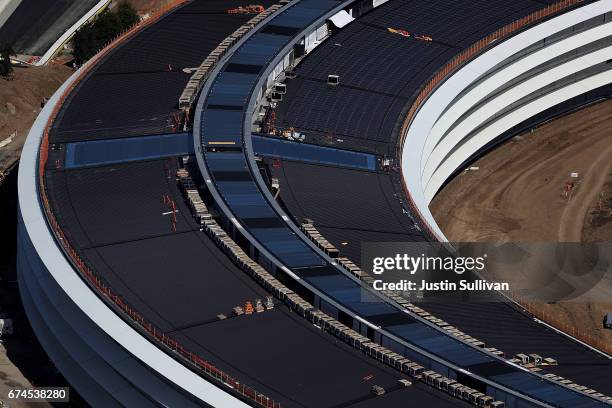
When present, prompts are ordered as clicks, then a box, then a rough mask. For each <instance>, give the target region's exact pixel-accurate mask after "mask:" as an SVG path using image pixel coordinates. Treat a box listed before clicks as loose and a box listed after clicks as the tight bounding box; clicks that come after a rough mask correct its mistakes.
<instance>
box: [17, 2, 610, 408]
mask: <svg viewBox="0 0 612 408" xmlns="http://www.w3.org/2000/svg"><path fill="white" fill-rule="evenodd" d="M175 3H176V4H175V5H174V6H173V7H172V8H171V9H169V10H165V11H164V13H162V14H160V15H159V16H157V17H155V18H152V19H150V20H149V21H147V22H146V23H145V24H143V25H142V26H141V27H137V28H136V29H135V30H133V31H131V32H129V33H127V34H126V35H124V36H123V37H121V38H120V39H118V40H117V41H115V42H114V43H113V44H112V45H111V46H110V47H108V48H107V49H105V50H104V51H103V52H102V53H100V54H99V55H98V56H96V57H95V58H94V59H93V60H92V61H90V62H89V63H88V64H87V65H86V66H84V67H82V68H81V69H80V70H79V71H77V72H76V73H75V74H74V75H73V76H72V77H71V78H70V79H69V80H68V81H67V82H66V83H65V84H64V85H63V86H62V87H61V88H60V89H59V90H58V91H57V93H56V94H55V95H54V96H53V97H52V98H51V100H50V101H49V103H48V104H47V105H46V107H45V108H44V109H43V111H42V112H41V114H40V115H39V117H38V119H37V120H36V122H35V124H34V126H33V127H32V130H31V132H30V135H29V137H28V140H27V143H26V145H25V147H24V150H23V156H22V159H21V165H20V173H19V212H20V215H19V217H20V218H19V234H18V242H19V253H18V270H19V283H20V290H21V294H22V298H23V303H24V306H25V309H26V311H27V314H28V317H29V318H30V321H31V323H32V326H33V328H34V330H35V332H36V333H37V336H38V337H39V339H40V342H41V344H42V345H43V347H44V348H45V350H46V351H47V353H48V354H49V356H50V358H51V359H52V361H53V362H54V364H55V365H56V366H57V368H58V369H59V370H60V371H61V372H62V373H63V374H64V375H65V376H66V378H67V380H68V381H69V382H70V383H71V385H73V386H74V388H75V389H76V390H77V391H78V392H79V393H80V394H81V395H82V396H83V397H84V398H85V399H86V400H87V401H88V402H89V403H91V404H92V405H95V406H159V405H164V406H181V407H182V406H221V407H225V406H231V407H234V406H247V405H253V406H265V407H277V406H309V407H321V406H349V405H350V406H355V407H360V406H398V405H400V404H402V403H404V402H405V401H407V400H410V401H413V402H414V403H415V404H419V405H421V406H427V405H430V406H441V407H445V406H468V404H472V405H479V406H486V405H490V404H491V402H492V401H494V400H497V401H499V404H502V403H505V404H506V406H510V407H525V406H544V407H549V406H560V407H579V406H580V407H583V406H584V407H599V406H606V405H607V404H608V403H609V399H608V398H607V397H606V396H605V395H604V394H603V393H610V392H612V391H611V390H610V389H609V385H610V384H609V382H606V373H609V371H608V367H612V365H610V363H609V356H606V355H604V354H602V353H598V352H597V351H596V350H593V349H591V348H589V347H586V346H585V345H584V344H581V343H579V342H577V341H575V339H572V338H570V337H568V336H566V335H565V334H563V333H560V332H558V331H555V330H553V329H551V328H550V327H548V326H545V325H543V324H540V322H538V321H534V319H533V318H532V316H530V315H528V314H527V313H525V311H524V310H521V309H520V307H518V306H517V305H515V304H506V303H501V302H500V303H491V304H486V305H479V306H478V308H479V310H478V311H477V314H478V319H480V320H481V321H480V322H479V324H476V323H474V321H473V319H471V315H474V314H475V313H474V311H472V310H470V309H469V308H470V307H473V306H471V305H457V306H456V307H453V308H452V310H445V309H443V308H441V307H440V306H435V305H427V306H423V307H427V308H428V309H427V310H428V311H430V312H431V313H433V314H435V315H436V316H438V317H441V318H442V319H444V320H448V322H450V323H451V324H453V325H455V326H457V327H460V328H462V329H463V330H465V332H466V333H468V334H472V335H473V336H478V337H482V340H484V341H485V342H486V343H487V345H488V346H489V347H488V348H485V347H484V342H483V341H478V340H477V339H475V338H473V337H471V336H467V335H464V336H458V335H456V332H454V333H455V334H452V332H451V327H453V326H451V325H450V324H449V323H447V322H445V321H443V320H442V319H440V318H435V317H434V316H432V315H430V313H427V312H425V311H423V310H422V309H420V308H419V307H416V306H414V305H412V304H410V303H408V302H407V301H406V300H405V299H402V298H401V297H399V296H397V295H394V294H392V293H391V294H389V293H383V294H381V293H378V292H376V291H374V290H372V288H370V287H369V286H368V285H367V283H368V280H367V276H365V275H364V274H363V272H362V271H360V269H359V268H358V267H357V266H356V265H355V264H354V263H352V262H350V261H349V260H348V259H347V258H344V257H339V256H338V250H337V249H336V248H333V247H334V245H331V244H330V242H327V241H325V240H323V241H325V242H327V243H326V244H322V240H321V236H320V234H318V233H317V234H318V235H317V236H318V238H317V239H318V241H317V240H315V239H314V238H313V236H314V235H313V233H312V231H313V230H312V229H310V230H308V229H306V228H304V227H302V228H300V226H299V225H298V223H299V220H300V219H301V218H305V217H306V216H308V217H311V218H313V219H314V221H315V222H316V223H317V226H319V225H322V227H321V230H322V231H323V232H324V234H325V236H328V237H329V240H330V241H331V242H333V244H335V247H337V248H341V252H344V253H343V254H342V255H344V254H347V256H348V257H349V258H352V259H353V261H354V262H356V263H358V259H357V258H355V254H356V252H355V251H356V250H355V245H357V247H358V245H359V243H360V242H366V241H374V240H388V238H389V234H393V237H394V238H395V239H404V240H409V241H422V240H427V239H430V238H431V236H428V234H427V230H430V231H431V232H433V235H437V236H438V237H439V238H442V237H443V235H442V234H441V233H440V231H439V229H438V227H437V226H436V224H435V220H433V217H431V214H430V213H429V211H428V210H427V204H428V203H429V201H430V200H431V198H432V197H433V195H434V194H435V192H436V191H437V190H438V189H439V188H440V186H441V185H442V184H443V183H444V182H445V181H446V180H447V179H448V178H449V177H451V176H452V174H453V173H454V172H455V171H456V170H457V169H458V168H460V166H461V164H463V163H464V162H466V161H468V160H470V159H471V158H473V157H474V155H476V154H479V153H481V152H482V151H484V150H486V149H487V148H488V147H490V146H492V145H493V144H495V143H497V142H499V141H500V140H501V139H503V138H505V137H509V136H511V135H512V132H513V131H516V129H517V128H518V127H520V125H524V124H525V123H529V121H534V120H537V119H538V117H541V116H538V117H536V118H534V115H537V114H540V115H542V114H545V113H546V112H548V111H550V114H553V113H555V112H554V111H557V112H558V111H559V109H561V108H560V106H561V105H559V104H560V103H570V104H571V103H572V101H574V100H575V98H577V97H580V96H581V95H585V93H586V94H587V96H588V95H591V94H590V93H589V92H594V93H593V96H596V95H597V92H596V91H597V90H598V89H601V87H602V86H605V85H607V84H608V83H609V82H611V81H610V78H608V70H607V65H606V61H607V60H606V59H605V55H606V53H607V52H608V50H609V46H610V44H609V42H608V39H609V38H610V37H609V36H610V34H611V33H609V32H608V31H609V30H610V27H609V24H608V23H607V21H606V17H607V14H606V13H608V11H609V8H610V7H611V3H610V2H609V1H603V0H602V1H595V2H588V4H583V3H582V2H580V1H565V2H562V3H560V4H556V3H555V4H553V5H551V6H549V7H544V4H543V3H549V2H541V1H535V0H517V1H516V2H513V4H511V5H509V4H507V2H503V1H500V2H498V3H499V4H498V5H497V6H499V7H496V5H490V7H489V8H486V7H485V8H484V9H486V12H482V13H479V12H478V11H479V10H482V9H483V6H482V4H476V3H478V2H474V4H470V5H462V4H457V3H456V2H454V1H452V0H435V1H432V2H430V3H428V4H427V5H424V4H416V3H417V2H411V1H407V0H391V1H388V2H385V1H378V0H373V1H372V0H359V1H354V0H346V1H336V0H294V1H291V2H287V1H281V2H279V4H277V5H272V2H271V1H264V2H263V3H265V5H266V7H268V6H271V7H270V8H268V10H267V11H266V12H264V13H263V14H259V15H257V16H255V17H253V16H252V15H248V14H243V13H242V11H243V9H238V7H239V6H243V4H241V3H240V2H239V1H238V0H231V1H227V0H223V1H216V0H214V1H213V0H202V1H192V2H181V1H177V2H175ZM485 3H486V2H485ZM232 7H236V8H232ZM472 8H475V9H472ZM236 10H242V11H241V12H236ZM228 11H229V12H228ZM257 11H258V12H259V11H260V10H259V9H258V10H257ZM470 13H471V14H472V17H473V21H469V23H468V21H467V20H466V16H467V15H470ZM513 21H514V22H515V23H512V22H513ZM466 23H467V24H466ZM508 24H510V25H508ZM407 25H413V26H414V27H415V28H414V30H416V31H415V32H413V33H410V34H409V33H408V32H407V31H406V30H404V27H406V26H407ZM473 27H476V28H473ZM330 30H331V33H330ZM398 30H399V31H398ZM429 30H431V31H429ZM495 30H498V31H495ZM491 32H495V33H496V34H493V35H498V37H494V38H493V37H487V38H486V39H485V40H482V38H483V37H485V36H486V35H487V34H490V33H491ZM398 33H399V34H398ZM415 33H416V34H415ZM330 34H331V36H330ZM405 34H408V36H407V35H405ZM426 34H431V35H432V36H433V38H431V37H429V36H428V35H426ZM413 37H414V38H413ZM417 37H418V38H417ZM177 38H180V41H177ZM407 38H410V39H409V40H408V39H407ZM478 40H480V42H479V43H477V46H475V47H470V44H473V43H475V42H477V41H478ZM383 44H384V46H381V45H383ZM215 47H216V48H215ZM372 58H375V62H372ZM449 61H450V63H449ZM445 64H448V65H445ZM287 71H292V75H285V73H286V72H287ZM436 72H438V74H436ZM330 74H338V75H339V78H340V83H339V84H334V85H329V84H327V81H328V77H327V76H328V75H330ZM434 75H436V76H434ZM432 76H433V79H432V80H431V81H429V82H428V81H427V80H428V78H430V77H432ZM281 80H283V84H284V85H285V86H286V89H285V88H283V86H282V85H283V84H277V83H278V82H279V81H281ZM277 85H280V88H278V89H277V88H276V87H277ZM271 89H275V90H278V91H279V92H280V91H282V95H284V97H283V98H282V99H284V100H283V101H282V102H280V101H278V100H276V101H275V104H274V105H275V106H276V108H274V109H275V111H274V114H275V115H277V120H278V122H279V124H281V125H287V127H291V128H294V127H296V128H298V129H304V130H305V132H306V133H308V134H309V135H313V136H312V138H313V140H314V141H315V143H313V144H308V145H303V144H296V143H294V142H291V143H288V144H287V141H283V142H282V143H283V144H282V145H278V144H274V143H278V141H275V140H272V139H270V138H267V137H265V135H260V134H255V133H257V132H256V130H258V128H259V125H258V122H261V121H260V120H259V118H260V115H259V114H260V112H263V111H265V110H266V109H268V107H267V106H266V105H267V103H268V102H266V101H267V99H268V97H271V92H270V91H271ZM419 90H420V92H419ZM285 92H286V93H285ZM198 94H199V99H197V106H195V110H193V109H191V108H193V107H192V106H190V104H191V102H194V101H195V99H194V98H195V96H196V95H198ZM415 95H416V96H415ZM274 97H275V98H276V99H279V98H278V95H275V96H274ZM177 101H179V104H177ZM578 102H579V101H578ZM578 102H576V103H578ZM179 106H180V107H181V108H183V110H179V109H178V108H179ZM551 109H552V110H551ZM192 116H193V135H191V134H190V133H188V132H184V131H182V130H183V129H186V128H188V127H189V124H190V121H191V118H192ZM329 133H333V134H335V136H334V137H327V136H328V134H329ZM337 140H342V141H341V142H337ZM270 143H272V145H271V144H270ZM337 143H344V144H343V145H342V146H341V148H340V149H339V148H338V146H337ZM331 145H333V146H331ZM397 151H400V152H401V154H400V156H401V160H402V161H401V168H402V175H403V179H401V178H400V174H399V173H390V172H388V171H386V170H382V169H381V167H380V165H379V164H377V163H379V162H381V160H382V159H388V158H389V157H392V156H394V155H395V154H396V152H397ZM194 155H195V157H196V158H197V163H196V160H193V156H194ZM400 156H398V157H397V158H398V159H399V158H400ZM270 160H272V161H273V163H272V165H270V166H269V168H268V169H267V171H269V172H271V173H272V175H273V176H274V179H276V180H280V185H281V188H282V189H281V191H278V190H276V192H275V193H274V194H273V193H272V191H271V190H270V189H269V186H268V181H269V180H267V178H266V177H265V175H266V170H264V171H263V172H262V171H261V168H262V166H261V164H262V163H264V164H265V163H266V162H268V164H270ZM277 161H278V162H280V163H281V165H279V166H277V165H276V162H277ZM263 167H265V166H263ZM305 171H307V172H308V174H314V175H315V176H314V177H312V178H308V177H303V176H301V175H303V174H304V172H305ZM332 181H334V184H329V183H330V182H332ZM402 184H404V187H405V189H406V193H407V194H406V196H404V193H403V192H402V190H401V189H402ZM377 192H380V193H377ZM278 197H280V199H281V200H282V205H281V204H280V203H279V200H277V198H278ZM312 197H315V198H314V199H312ZM338 197H347V200H343V199H342V198H341V199H339V198H338ZM351 197H353V198H354V197H368V198H369V199H370V201H369V203H368V204H367V205H363V204H362V201H360V199H352V200H351V199H350V198H351ZM371 208H375V213H374V214H373V215H372V216H367V217H366V216H363V214H364V213H368V211H371ZM334 222H341V223H342V224H343V226H344V228H338V226H337V225H335V224H334ZM309 231H310V232H309ZM328 233H329V235H328ZM381 238H382V239H381ZM345 244H346V246H345ZM344 248H345V249H344ZM271 295H274V296H275V298H272V297H271ZM262 300H264V301H265V302H262ZM264 303H265V307H264ZM429 307H431V309H429ZM253 309H256V312H255V313H252V312H253V311H254V310H253ZM245 312H246V313H245ZM493 322H494V324H497V325H501V326H503V327H506V330H507V331H503V330H495V332H494V333H491V332H487V330H486V328H487V326H489V325H490V324H493ZM477 323H478V322H477ZM483 328H484V329H483ZM500 336H503V337H508V339H509V340H507V341H508V343H505V342H504V341H505V340H504V339H503V338H502V337H500ZM531 338H533V339H536V340H534V341H533V342H531V340H530V339H531ZM519 339H521V341H524V343H522V344H523V346H524V347H527V348H528V347H537V346H538V341H540V342H545V343H547V344H551V345H553V347H554V348H553V350H552V351H551V352H554V353H557V354H555V357H557V358H558V359H559V360H560V362H561V363H562V364H560V366H559V367H558V368H557V367H552V368H551V372H549V373H546V375H545V374H544V373H541V372H538V371H530V370H528V369H525V368H524V367H521V366H519V365H517V364H516V363H514V362H510V361H508V360H506V359H504V358H502V356H501V355H500V353H499V352H498V351H496V349H494V348H491V346H497V347H499V348H504V349H505V348H508V349H510V350H512V352H515V351H518V350H514V349H513V348H512V347H514V346H513V345H511V344H512V343H511V342H514V343H517V342H518V340H519ZM525 351H528V350H527V349H525ZM566 361H567V363H568V364H567V365H565V366H564V363H565V362H566ZM576 361H578V362H579V363H578V364H576ZM582 365H584V366H586V367H587V369H582V368H580V369H576V367H582ZM593 365H598V366H600V367H601V369H600V370H599V371H598V373H603V374H601V375H600V374H598V373H593V372H592V371H588V367H592V366H593ZM570 370H571V371H570ZM560 375H563V376H564V377H568V378H570V379H571V380H572V381H569V380H567V381H561V378H562V377H560ZM372 378H375V379H376V380H375V381H376V384H373V383H371V382H369V381H370V380H371V379H372ZM409 378H410V379H411V380H412V381H413V382H414V385H413V386H412V387H398V386H397V381H398V380H406V379H409ZM573 381H576V383H577V384H574V383H573ZM401 384H405V381H404V382H402V383H401ZM579 384H584V385H582V386H581V385H579ZM372 385H376V386H377V387H379V388H376V387H375V388H374V389H375V391H377V392H376V393H374V394H373V393H372V392H371V391H372ZM380 388H382V389H383V390H384V389H386V390H388V392H387V393H386V394H385V395H384V396H380V395H376V394H380ZM598 391H599V392H598ZM499 404H498V405H497V406H500V405H499Z"/></svg>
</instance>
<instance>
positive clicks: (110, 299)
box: [38, 0, 281, 408]
mask: <svg viewBox="0 0 612 408" xmlns="http://www.w3.org/2000/svg"><path fill="white" fill-rule="evenodd" d="M186 2H187V0H170V1H168V2H167V3H166V4H165V5H164V6H162V7H161V8H159V9H158V10H156V12H155V13H154V14H152V16H151V17H150V18H148V19H147V20H144V21H141V22H139V23H137V24H136V25H134V26H133V27H131V28H130V29H129V30H127V31H125V32H123V33H122V34H121V35H119V36H118V37H117V38H115V39H114V40H113V41H112V42H111V43H110V44H109V45H108V46H106V47H105V48H103V49H102V50H101V51H100V52H98V54H96V55H95V56H94V57H92V59H91V60H90V61H89V62H88V63H87V64H88V65H87V66H86V67H84V68H83V69H82V70H81V72H80V73H79V75H78V76H77V77H76V78H75V79H74V80H73V81H72V82H71V84H70V85H69V86H68V87H67V88H66V90H65V91H64V92H63V94H62V95H61V96H60V98H59V100H58V102H57V103H56V104H55V106H54V108H53V111H52V113H51V116H50V117H49V120H48V121H47V124H46V126H45V131H44V134H43V138H42V141H41V144H40V150H39V169H38V170H39V171H38V183H39V194H40V199H41V202H42V205H43V207H44V212H45V215H46V218H47V222H48V224H49V226H50V227H51V230H52V231H53V233H54V235H55V238H56V241H57V242H58V243H59V244H60V246H61V248H62V249H63V251H64V253H65V254H66V256H67V258H68V260H69V261H70V262H71V263H72V264H73V266H74V267H75V269H76V270H77V271H78V272H79V273H80V274H81V276H82V277H83V278H84V280H85V281H86V282H87V283H89V286H90V287H92V288H94V289H95V291H97V293H98V295H99V296H100V297H101V298H102V299H103V300H105V301H106V302H107V303H108V304H110V305H111V306H114V307H115V309H118V310H119V311H121V312H123V314H124V316H126V317H128V318H129V319H130V320H131V322H132V323H133V324H134V325H135V326H137V327H138V328H140V329H141V331H143V332H144V333H145V334H146V335H147V336H148V338H149V339H151V340H154V341H155V342H156V343H157V344H158V345H160V346H162V347H163V348H165V349H166V350H167V351H171V352H173V353H176V354H178V355H179V356H180V357H182V358H183V359H185V360H186V361H188V362H190V363H191V364H192V365H193V367H194V368H196V369H197V370H199V371H200V372H203V373H204V374H206V375H207V376H209V377H211V378H213V379H215V380H218V381H219V382H221V383H222V385H224V386H226V387H228V388H230V389H231V390H232V391H233V392H235V393H237V394H239V395H241V396H242V397H244V398H245V399H247V400H248V401H250V402H251V403H254V404H255V405H257V406H261V407H266V408H280V406H281V405H280V403H278V402H275V401H274V400H272V399H271V398H269V397H266V396H265V395H263V394H261V393H259V392H257V391H256V390H255V389H254V388H251V387H249V386H247V385H245V384H242V383H240V382H239V381H238V380H236V379H235V378H233V377H231V376H230V375H228V374H227V373H225V372H224V371H222V370H220V369H218V368H217V367H215V366H214V365H212V364H211V363H209V362H207V361H206V360H204V359H203V358H201V357H200V356H198V355H197V354H195V353H193V352H191V351H189V350H187V349H186V348H185V347H184V346H183V345H182V344H181V343H179V342H178V341H177V340H175V339H173V338H172V337H170V336H168V335H167V334H165V333H164V332H163V331H162V330H160V329H159V328H157V327H156V326H154V325H153V324H152V323H150V322H148V321H147V320H146V319H145V318H144V317H143V316H142V315H141V314H140V313H139V312H138V311H136V310H135V309H134V308H132V307H131V306H130V305H129V304H128V303H127V302H126V301H125V300H123V299H122V298H121V297H120V296H118V295H116V294H115V293H114V292H113V291H112V289H111V288H110V287H109V286H108V285H106V284H105V283H104V282H103V281H102V279H100V277H98V276H97V275H96V274H95V273H94V272H93V270H92V269H91V268H90V267H89V266H88V265H87V264H86V263H85V261H84V260H83V259H82V258H81V257H80V256H79V254H78V253H77V251H76V250H75V249H74V248H73V247H72V245H71V244H70V242H69V240H68V238H67V237H66V234H64V232H63V230H62V228H61V226H60V224H59V222H58V221H57V219H56V218H55V215H54V213H53V210H52V207H51V205H50V202H49V198H48V195H47V189H46V185H45V169H46V165H47V160H48V155H49V135H50V131H51V128H52V125H53V122H54V120H55V119H56V118H57V115H58V114H59V111H60V109H61V107H62V105H63V104H64V102H65V101H66V100H67V98H68V97H69V95H70V94H71V93H72V91H73V90H74V89H75V88H76V86H77V85H78V84H79V82H80V81H81V80H83V78H85V77H86V76H87V75H88V74H89V72H91V70H92V68H93V67H94V66H96V64H97V63H98V62H99V61H101V60H102V59H103V58H104V57H105V56H107V55H108V54H109V53H110V52H111V51H112V50H114V49H115V48H117V47H118V46H119V45H121V44H123V43H125V42H126V41H127V40H128V39H130V38H132V37H133V36H134V35H135V34H136V33H137V32H139V31H140V30H142V29H143V28H145V27H147V26H150V25H152V24H153V23H155V22H156V21H158V20H159V19H160V18H161V17H163V16H164V15H166V14H167V13H169V12H170V11H172V10H174V9H175V8H177V7H179V6H180V5H182V4H184V3H186Z"/></svg>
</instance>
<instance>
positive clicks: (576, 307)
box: [430, 101, 612, 349]
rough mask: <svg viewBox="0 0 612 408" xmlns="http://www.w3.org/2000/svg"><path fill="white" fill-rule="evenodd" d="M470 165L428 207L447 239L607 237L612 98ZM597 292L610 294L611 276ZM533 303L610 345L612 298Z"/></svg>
mask: <svg viewBox="0 0 612 408" xmlns="http://www.w3.org/2000/svg"><path fill="white" fill-rule="evenodd" d="M472 166H474V167H479V169H478V170H475V171H470V170H466V171H464V172H463V173H461V174H460V175H459V176H457V177H456V178H455V179H454V180H452V181H451V182H450V183H449V184H448V185H447V186H446V187H445V188H444V189H443V190H442V191H440V192H439V194H438V195H437V196H436V197H435V199H434V200H433V201H432V203H431V205H430V209H431V211H432V213H433V215H434V217H435V219H436V221H437V222H438V224H439V226H440V228H441V229H442V231H444V233H445V235H446V236H447V238H448V239H449V240H450V241H457V242H461V241H464V242H467V241H481V242H482V241H497V242H499V241H513V242H557V241H559V242H578V241H582V242H603V241H612V101H606V102H602V103H598V104H596V105H592V106H589V107H587V108H585V109H582V110H580V111H578V112H575V113H572V114H570V115H567V116H564V117H562V118H560V119H557V120H555V121H552V122H550V123H547V124H545V125H543V126H540V127H539V128H537V129H535V130H533V131H532V132H530V133H527V134H523V135H521V136H517V137H515V138H513V139H512V140H510V141H508V142H506V143H505V144H504V145H503V146H501V147H500V148H497V149H495V150H494V151H492V152H490V153H489V154H487V155H485V156H484V157H482V158H481V159H479V160H478V161H477V162H476V163H474V164H472ZM596 290H598V291H605V292H604V293H611V294H612V277H610V278H609V279H608V280H604V281H602V282H601V284H600V285H599V286H598V287H597V288H596ZM609 298H610V299H612V295H610V296H609ZM535 307H536V308H537V311H538V312H539V313H537V314H541V313H542V314H543V313H545V314H546V316H547V318H548V319H549V320H550V321H551V322H552V323H559V322H562V323H564V324H566V325H568V326H570V327H571V330H572V331H574V332H575V333H577V334H580V335H581V337H584V338H591V339H592V343H593V344H597V345H599V347H606V348H610V349H612V330H604V329H603V328H602V319H603V315H604V313H605V312H608V311H610V312H612V300H611V301H610V303H592V302H589V301H580V300H578V301H572V302H567V303H563V304H561V303H559V304H540V305H536V306H535Z"/></svg>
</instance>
